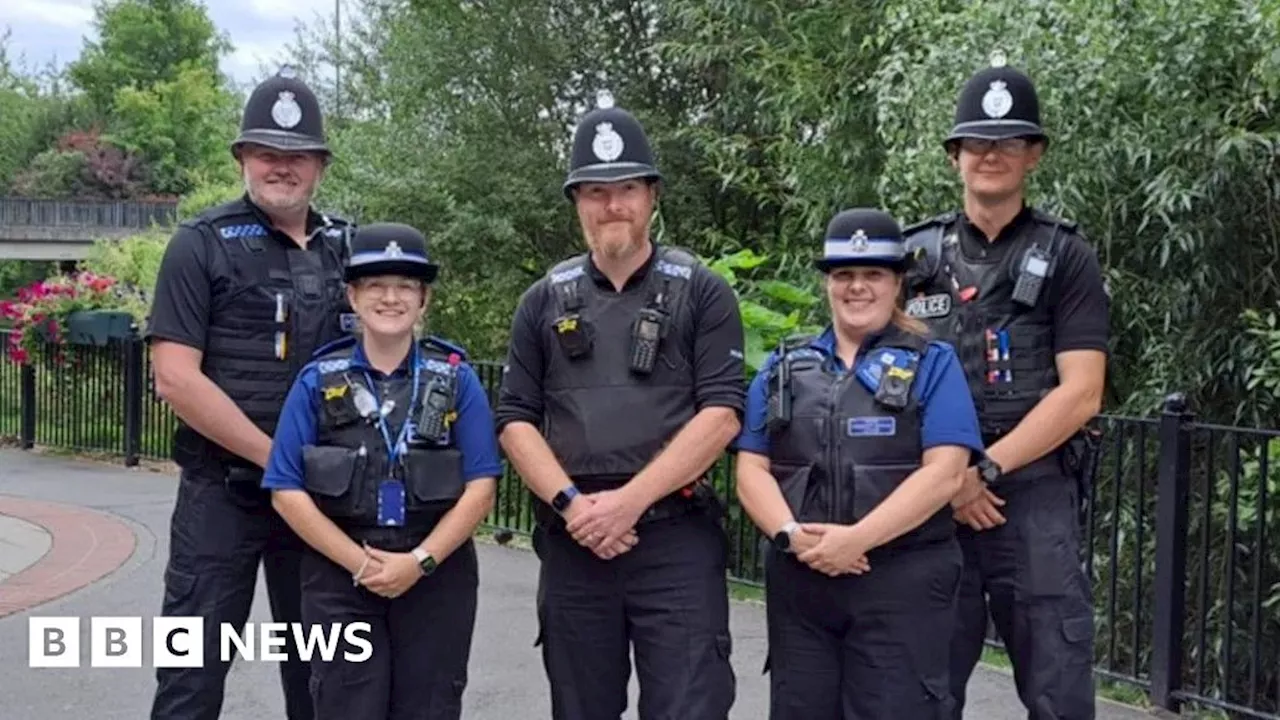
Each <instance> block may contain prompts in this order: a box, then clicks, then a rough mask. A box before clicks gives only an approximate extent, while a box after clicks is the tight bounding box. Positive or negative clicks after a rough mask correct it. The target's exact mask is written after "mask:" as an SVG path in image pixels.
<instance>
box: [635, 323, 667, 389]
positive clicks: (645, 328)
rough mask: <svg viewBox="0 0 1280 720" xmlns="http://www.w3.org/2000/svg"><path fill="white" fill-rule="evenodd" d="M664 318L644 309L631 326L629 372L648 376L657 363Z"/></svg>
mask: <svg viewBox="0 0 1280 720" xmlns="http://www.w3.org/2000/svg"><path fill="white" fill-rule="evenodd" d="M665 322H666V316H665V315H663V314H662V312H660V311H658V310H654V309H653V308H645V309H644V310H641V311H640V315H639V316H638V317H636V321H635V323H634V324H633V325H632V326H631V370H632V372H637V373H641V374H643V375H648V374H649V373H651V372H653V366H654V364H655V363H656V362H657V361H658V346H659V345H660V344H661V343H662V330H663V326H664V324H665Z"/></svg>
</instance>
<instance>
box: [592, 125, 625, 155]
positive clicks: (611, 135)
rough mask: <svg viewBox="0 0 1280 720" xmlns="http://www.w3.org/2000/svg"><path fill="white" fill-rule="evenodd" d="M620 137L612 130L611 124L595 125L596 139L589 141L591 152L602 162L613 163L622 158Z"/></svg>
mask: <svg viewBox="0 0 1280 720" xmlns="http://www.w3.org/2000/svg"><path fill="white" fill-rule="evenodd" d="M622 148H623V144H622V136H621V135H619V134H618V133H617V132H615V131H614V129H613V123H607V122H602V123H600V124H599V125H596V137H595V140H592V141H591V151H592V152H594V153H595V154H596V157H597V158H599V159H600V160H601V161H602V162H613V161H614V160H617V159H618V158H619V157H621V156H622Z"/></svg>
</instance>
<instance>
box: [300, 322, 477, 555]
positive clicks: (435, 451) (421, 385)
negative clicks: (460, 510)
mask: <svg viewBox="0 0 1280 720" xmlns="http://www.w3.org/2000/svg"><path fill="white" fill-rule="evenodd" d="M355 348H356V340H355V338H350V339H346V340H343V341H340V342H338V343H335V345H334V346H333V347H332V348H328V349H325V351H324V353H323V355H321V356H320V357H319V358H317V364H316V369H317V371H318V373H319V374H318V382H317V384H316V392H317V393H318V397H317V398H316V406H317V407H318V408H319V418H318V420H319V422H318V423H317V436H316V443H315V445H309V446H306V447H305V448H303V467H304V469H305V473H306V481H305V487H306V490H307V492H308V493H309V494H310V495H311V497H312V499H313V500H315V503H316V505H317V506H318V507H319V508H320V511H321V512H323V513H324V514H325V515H326V516H328V517H329V518H330V519H332V520H333V521H334V524H336V525H337V526H338V527H340V528H342V529H343V530H344V531H345V532H347V533H348V534H349V535H351V536H352V537H353V538H355V539H357V540H367V541H369V542H370V543H378V544H379V546H380V547H384V548H387V547H393V548H394V547H412V546H414V545H416V544H417V543H418V542H421V540H422V538H423V537H425V536H426V535H427V534H428V533H429V532H430V531H431V529H432V528H434V527H435V524H436V523H437V522H438V521H439V519H440V518H441V517H442V516H443V515H444V514H445V513H447V512H448V511H449V510H450V509H451V508H452V507H453V506H454V505H455V504H456V503H457V501H458V498H460V497H462V492H463V487H464V484H463V479H462V451H461V450H459V449H458V447H457V442H456V440H455V439H454V437H453V433H452V432H451V430H450V426H451V424H452V421H453V420H454V419H455V418H456V417H457V400H458V398H457V395H458V375H457V369H458V365H457V363H458V362H460V361H461V359H462V358H463V355H464V354H463V351H462V350H461V349H460V348H458V347H456V346H454V345H451V344H449V343H447V342H445V341H443V340H439V339H437V338H427V339H425V340H422V341H421V342H420V343H419V347H418V349H417V357H416V362H417V365H418V382H417V392H416V393H415V392H414V377H413V372H412V370H410V371H408V372H400V373H397V374H395V375H394V376H391V377H388V378H387V379H385V380H383V381H381V382H379V381H373V383H374V384H375V385H376V386H375V385H371V384H370V382H371V377H372V376H371V375H367V374H366V373H365V372H364V371H363V370H362V369H360V368H353V367H352V366H351V357H352V355H353V353H354V351H355ZM409 367H410V368H412V361H410V364H409ZM366 393H369V394H371V396H370V395H369V394H366ZM362 394H364V397H366V398H369V399H370V401H371V407H373V408H376V407H378V406H379V405H381V406H383V407H387V403H388V401H389V402H390V406H389V407H390V411H389V412H388V414H387V416H386V430H387V436H386V437H389V438H390V440H391V442H392V443H395V442H396V440H397V436H396V432H397V431H398V430H399V429H400V427H401V425H402V424H403V423H404V421H405V418H406V417H408V418H411V419H412V420H411V422H410V424H409V426H408V427H407V428H406V437H407V442H406V445H405V447H404V448H402V450H401V453H400V457H398V458H397V459H396V461H395V462H392V461H391V455H390V453H389V451H388V448H387V440H386V437H384V435H383V431H382V428H381V426H380V424H379V423H378V421H377V419H378V413H377V412H376V410H375V411H374V412H372V413H370V412H369V410H370V409H371V407H370V406H366V403H363V402H362V401H361V399H360V398H361V395H362ZM375 398H376V399H375ZM433 415H437V416H439V417H432V416H433ZM440 419H442V420H443V423H442V428H443V432H441V433H440V434H435V433H434V432H433V431H431V430H428V428H432V427H435V426H436V425H437V424H438V421H439V420H440ZM388 481H394V482H399V483H402V487H403V491H404V494H403V497H404V507H405V523H404V525H399V526H395V525H383V524H380V523H379V517H378V512H379V502H380V487H381V486H382V484H383V483H384V482H388Z"/></svg>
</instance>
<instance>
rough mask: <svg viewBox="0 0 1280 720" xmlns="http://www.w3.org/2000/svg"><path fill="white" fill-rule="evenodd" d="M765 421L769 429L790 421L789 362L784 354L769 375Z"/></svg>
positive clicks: (772, 429)
mask: <svg viewBox="0 0 1280 720" xmlns="http://www.w3.org/2000/svg"><path fill="white" fill-rule="evenodd" d="M765 422H766V426H767V427H768V428H769V430H770V431H777V430H780V429H782V428H784V427H786V426H787V425H788V424H790V422H791V363H789V362H787V359H786V356H785V355H784V356H783V357H782V359H780V360H778V364H777V365H776V366H775V367H774V371H773V374H772V375H770V377H769V414H768V416H767V419H766V421H765Z"/></svg>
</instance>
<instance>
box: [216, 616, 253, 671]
mask: <svg viewBox="0 0 1280 720" xmlns="http://www.w3.org/2000/svg"><path fill="white" fill-rule="evenodd" d="M242 633H243V634H242ZM220 634H221V637H222V642H221V643H220V644H221V647H222V662H231V646H232V645H235V646H236V653H237V654H238V655H239V656H240V659H241V660H248V661H252V660H253V623H245V624H244V630H243V631H240V630H236V627H235V626H234V625H232V624H230V623H223V624H222V632H221V633H220Z"/></svg>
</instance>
